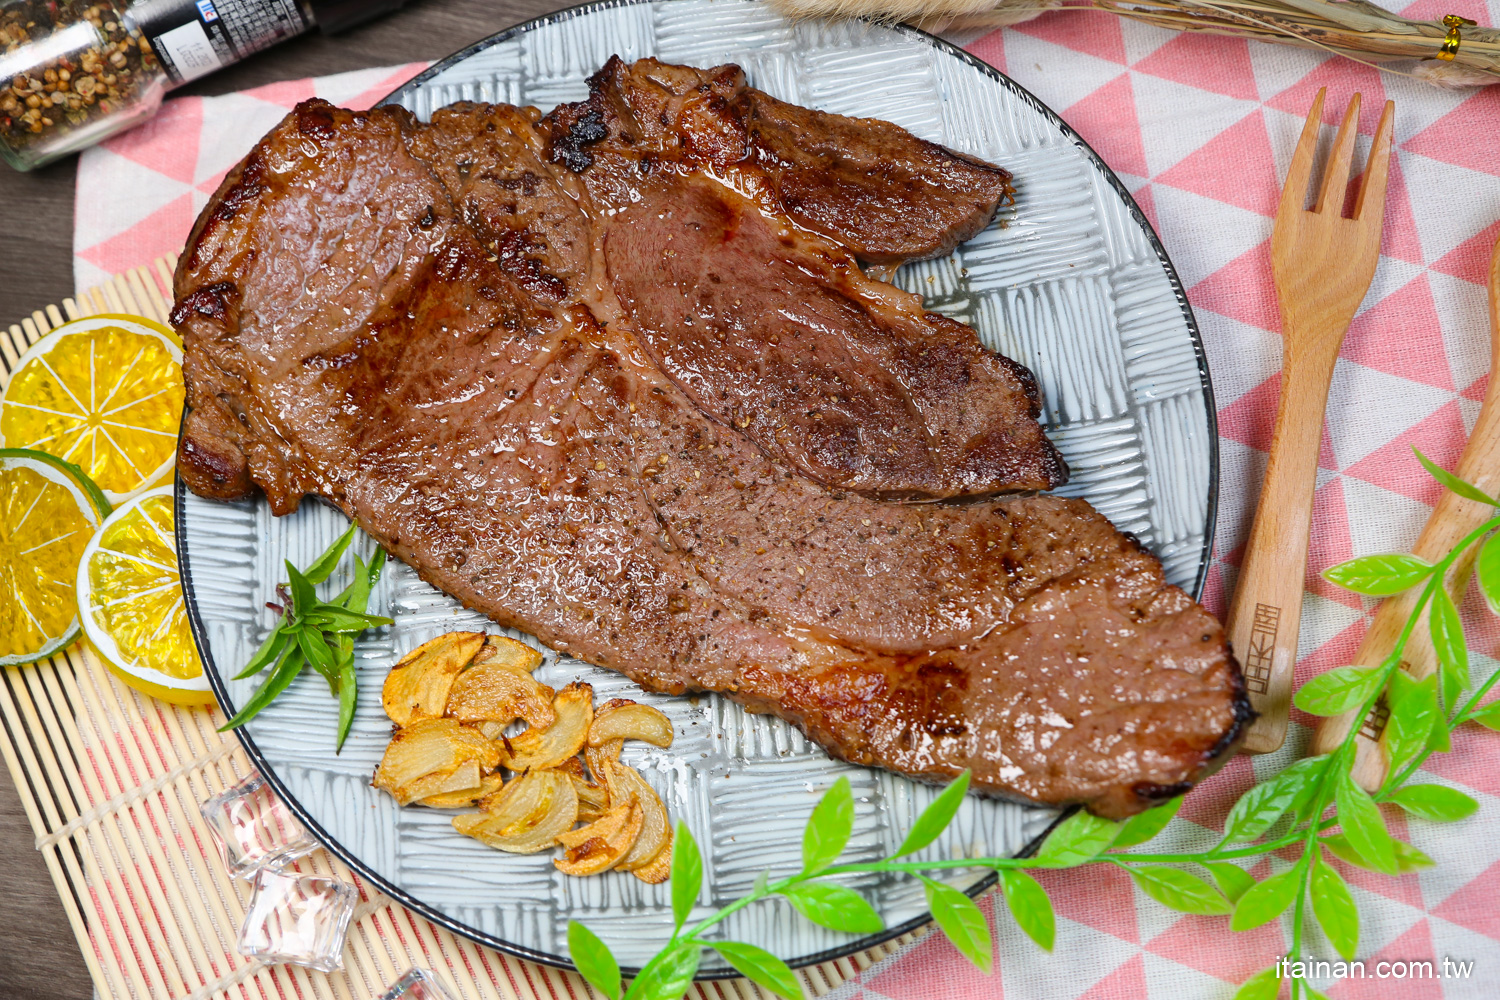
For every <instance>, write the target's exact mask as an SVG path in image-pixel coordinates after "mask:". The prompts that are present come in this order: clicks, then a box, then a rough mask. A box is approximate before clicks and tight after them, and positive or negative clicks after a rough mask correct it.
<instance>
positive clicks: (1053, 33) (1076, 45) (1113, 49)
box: [1015, 12, 1125, 66]
mask: <svg viewBox="0 0 1500 1000" xmlns="http://www.w3.org/2000/svg"><path fill="white" fill-rule="evenodd" d="M1015 30H1016V31H1017V32H1019V33H1020V34H1023V35H1030V36H1031V37H1032V38H1040V39H1042V40H1043V41H1047V42H1052V43H1053V44H1055V45H1060V46H1062V47H1064V48H1068V49H1072V50H1074V51H1076V52H1086V53H1088V54H1089V55H1091V56H1098V57H1099V58H1100V59H1108V60H1109V61H1110V62H1114V63H1119V64H1120V65H1121V66H1124V65H1125V38H1124V33H1123V30H1122V28H1121V26H1120V19H1119V18H1117V17H1113V16H1111V15H1108V14H1104V13H1102V12H1101V13H1099V14H1095V13H1092V12H1087V13H1073V12H1066V13H1062V14H1043V15H1042V16H1041V17H1039V18H1037V19H1036V20H1035V21H1026V22H1023V23H1021V24H1018V25H1016V27H1015Z"/></svg>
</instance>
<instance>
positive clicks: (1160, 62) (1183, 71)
mask: <svg viewBox="0 0 1500 1000" xmlns="http://www.w3.org/2000/svg"><path fill="white" fill-rule="evenodd" d="M1205 42H1206V39H1204V38H1203V37H1202V36H1201V35H1194V34H1190V33H1184V34H1181V35H1177V36H1176V37H1174V38H1173V39H1172V40H1171V41H1169V42H1167V44H1165V45H1163V46H1162V47H1161V48H1159V49H1157V50H1156V51H1155V52H1153V53H1151V54H1150V55H1149V56H1147V57H1146V58H1144V59H1142V60H1140V61H1139V62H1137V63H1135V64H1134V65H1133V66H1131V69H1133V70H1135V71H1136V72H1137V73H1149V74H1151V75H1152V76H1159V77H1162V78H1163V79H1167V80H1175V81H1177V82H1178V83H1184V84H1187V85H1188V86H1190V87H1197V88H1198V89H1200V90H1207V91H1210V92H1212V93H1215V94H1223V95H1224V96H1225V97H1236V98H1239V99H1240V100H1243V101H1254V100H1256V99H1258V97H1259V94H1257V93H1256V86H1255V72H1254V69H1253V68H1252V67H1251V65H1250V43H1249V42H1248V41H1246V40H1245V39H1243V38H1237V39H1233V43H1232V44H1228V45H1220V44H1205Z"/></svg>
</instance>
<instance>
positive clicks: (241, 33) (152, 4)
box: [126, 0, 313, 86]
mask: <svg viewBox="0 0 1500 1000" xmlns="http://www.w3.org/2000/svg"><path fill="white" fill-rule="evenodd" d="M126 16H127V17H128V18H129V19H130V20H131V21H134V22H135V24H136V26H137V27H139V29H140V31H141V33H142V34H143V35H145V36H146V38H147V39H148V40H149V41H150V43H151V48H152V50H153V51H154V52H155V53H156V57H157V58H158V59H159V60H161V64H162V66H163V67H164V68H165V69H166V71H167V76H168V77H170V78H171V80H172V83H173V85H174V86H175V85H177V84H183V83H187V82H188V81H189V80H196V79H198V77H200V76H203V75H205V74H207V73H212V72H213V71H214V70H216V69H218V68H219V67H221V66H228V65H229V64H230V63H234V62H239V61H240V60H241V59H243V58H245V57H246V56H248V55H250V54H251V53H252V52H259V51H260V50H261V49H264V48H269V47H270V46H272V45H275V44H276V43H277V42H279V41H282V40H284V39H287V38H291V37H292V36H293V35H300V34H302V33H303V32H304V31H307V30H308V29H309V28H311V27H312V26H313V20H312V18H311V17H310V16H309V15H308V14H307V13H306V12H305V11H304V10H303V8H302V4H301V3H299V2H298V0H146V2H145V3H137V4H132V5H131V7H130V11H129V13H128V14H127V15H126Z"/></svg>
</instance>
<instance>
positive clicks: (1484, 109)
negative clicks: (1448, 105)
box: [1401, 87, 1500, 177]
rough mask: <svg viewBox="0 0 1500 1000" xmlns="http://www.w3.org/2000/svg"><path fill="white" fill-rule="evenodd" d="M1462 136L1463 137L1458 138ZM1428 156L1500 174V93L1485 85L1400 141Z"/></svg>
mask: <svg viewBox="0 0 1500 1000" xmlns="http://www.w3.org/2000/svg"><path fill="white" fill-rule="evenodd" d="M1459 136H1461V137H1462V138H1461V139H1459V140H1458V141H1455V140H1456V139H1457V138H1458V137H1459ZM1401 148H1402V149H1404V150H1407V151H1408V152H1412V153H1420V154H1422V155H1423V156H1426V157H1428V158H1429V159H1433V160H1438V161H1440V162H1442V163H1451V164H1453V165H1454V166H1456V167H1463V168H1464V169H1466V170H1476V171H1479V172H1481V173H1486V174H1489V175H1490V176H1492V177H1500V156H1496V155H1495V150H1496V149H1500V93H1496V91H1495V88H1494V87H1485V88H1483V89H1481V90H1479V91H1478V92H1477V93H1475V94H1474V96H1473V97H1470V98H1469V99H1468V100H1466V101H1464V102H1463V103H1462V104H1460V105H1459V106H1458V107H1456V108H1454V109H1453V110H1452V111H1450V112H1448V114H1446V115H1444V116H1443V117H1442V118H1439V119H1438V120H1437V121H1436V122H1434V123H1433V124H1431V125H1429V126H1428V127H1427V128H1425V129H1423V130H1422V131H1421V132H1418V133H1417V134H1416V135H1414V136H1412V137H1411V138H1410V139H1408V140H1406V142H1404V143H1402V144H1401Z"/></svg>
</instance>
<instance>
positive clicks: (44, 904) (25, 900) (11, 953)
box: [0, 0, 572, 1000]
mask: <svg viewBox="0 0 1500 1000" xmlns="http://www.w3.org/2000/svg"><path fill="white" fill-rule="evenodd" d="M568 6H572V4H571V3H568V2H559V0H409V2H408V6H407V8H406V9H405V10H402V11H399V12H397V13H394V14H391V15H388V16H387V17H385V18H383V19H381V20H379V21H376V22H373V23H371V24H367V25H365V26H363V27H360V28H356V29H355V30H353V31H350V32H347V33H345V34H343V35H338V36H334V37H325V36H322V35H319V34H317V33H314V34H311V35H307V36H304V37H302V38H298V39H293V40H292V41H290V42H287V43H285V44H283V45H280V46H278V47H276V48H274V49H270V50H269V51H266V52H262V53H260V54H259V55H256V56H253V57H251V58H250V59H249V60H247V61H245V62H243V63H240V64H239V65H237V66H232V67H230V68H228V69H226V70H223V71H221V72H219V73H216V74H214V75H213V76H210V77H207V78H205V79H202V80H199V81H196V82H195V83H193V84H192V85H190V86H188V87H186V88H183V90H182V91H180V93H187V94H223V93H229V92H232V91H236V90H244V89H246V88H248V87H258V86H260V85H262V84H265V83H271V82H273V81H276V80H289V79H297V78H299V77H306V76H323V75H327V74H329V73H340V72H343V71H345V70H352V69H362V68H365V67H369V66H385V65H392V64H397V63H404V62H412V61H415V60H418V59H440V58H442V57H443V56H446V55H448V54H449V53H450V52H454V51H456V50H458V49H460V48H463V47H464V46H465V45H468V44H469V43H471V42H474V41H476V40H478V39H480V38H483V37H485V36H486V35H489V34H492V33H493V32H496V31H499V30H501V29H502V28H506V27H509V26H510V25H512V24H515V23H517V22H519V21H524V20H526V19H528V18H531V17H536V16H537V15H539V14H545V13H548V12H550V11H553V10H558V9H561V8H563V7H568ZM247 143H248V140H247ZM73 178H74V160H73V159H71V158H70V159H68V160H64V161H62V162H61V163H56V164H53V165H52V166H50V167H47V168H45V169H42V170H39V171H36V172H34V173H30V174H17V173H15V172H13V171H11V170H9V169H7V168H6V167H4V166H3V165H0V322H3V323H5V324H7V325H8V324H10V323H12V322H14V321H16V320H17V319H19V318H20V317H22V316H24V315H26V314H28V313H30V312H31V311H32V310H33V309H36V308H38V307H40V306H44V305H47V304H48V303H52V302H59V301H61V300H62V299H64V298H67V297H68V296H70V295H72V294H73V256H72V249H73ZM141 263H143V264H144V263H147V262H146V261H142V262H141ZM22 669H24V668H22ZM32 840H33V835H32V832H31V827H30V825H29V824H28V822H27V820H26V816H25V814H24V813H23V812H22V810H21V802H20V799H18V798H17V797H16V792H15V788H14V787H13V785H12V782H11V778H10V774H9V773H8V772H7V771H6V769H5V768H3V767H0V933H3V934H4V935H5V943H4V944H3V945H0V997H17V998H20V997H25V998H28V1000H87V998H88V997H90V996H91V995H92V985H91V983H90V981H89V977H88V973H87V971H86V970H85V968H84V965H83V959H82V958H81V956H80V955H79V953H78V946H77V944H76V943H75V941H74V939H73V932H72V930H71V929H70V928H69V926H68V922H67V918H66V917H65V916H64V915H63V911H62V906H61V904H60V903H59V902H58V899H57V891H56V889H55V888H54V887H53V885H52V879H51V877H50V876H49V875H48V874H47V869H46V868H45V867H44V866H43V864H42V858H41V855H40V854H38V853H37V852H36V851H35V850H34V849H33V848H32ZM122 1000H123V998H122Z"/></svg>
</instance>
